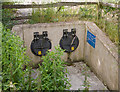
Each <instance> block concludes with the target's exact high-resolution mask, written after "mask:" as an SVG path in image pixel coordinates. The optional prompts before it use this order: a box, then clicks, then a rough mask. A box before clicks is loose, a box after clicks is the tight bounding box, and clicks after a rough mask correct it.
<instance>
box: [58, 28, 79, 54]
mask: <svg viewBox="0 0 120 92" xmlns="http://www.w3.org/2000/svg"><path fill="white" fill-rule="evenodd" d="M59 44H60V47H61V48H62V49H64V50H65V52H68V53H70V52H73V51H75V50H76V48H77V47H78V45H79V39H78V37H77V36H76V28H73V29H71V32H68V29H63V36H62V38H61V40H60V43H59Z"/></svg>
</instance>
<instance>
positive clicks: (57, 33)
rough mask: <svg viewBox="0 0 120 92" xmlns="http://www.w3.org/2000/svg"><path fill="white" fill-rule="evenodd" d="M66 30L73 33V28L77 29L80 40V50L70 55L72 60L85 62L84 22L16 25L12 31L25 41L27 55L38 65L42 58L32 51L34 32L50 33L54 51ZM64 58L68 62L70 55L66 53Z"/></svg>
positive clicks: (49, 36)
mask: <svg viewBox="0 0 120 92" xmlns="http://www.w3.org/2000/svg"><path fill="white" fill-rule="evenodd" d="M66 28H67V29H68V31H71V29H72V28H76V35H77V36H78V38H79V40H80V41H79V46H78V48H77V49H76V50H75V51H74V52H73V53H71V55H70V58H71V60H72V61H80V60H83V53H84V50H83V47H84V44H83V42H84V35H85V34H84V33H85V24H84V22H74V23H56V24H54V23H49V24H47V23H44V24H33V25H32V24H26V25H16V26H14V27H13V29H12V30H13V32H16V34H17V35H19V36H20V37H21V39H23V40H24V45H25V46H26V47H27V51H26V52H27V55H28V56H29V57H30V58H31V60H32V62H34V63H35V64H36V63H38V62H39V61H40V57H38V56H35V55H34V54H33V53H32V52H31V49H30V45H31V41H32V40H33V32H39V33H40V34H42V31H48V38H49V39H50V40H51V42H52V49H54V46H58V45H59V41H60V39H61V37H62V35H63V29H66ZM62 58H63V59H64V60H65V61H66V60H67V58H68V54H67V53H64V55H63V57H62Z"/></svg>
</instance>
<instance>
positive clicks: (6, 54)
mask: <svg viewBox="0 0 120 92" xmlns="http://www.w3.org/2000/svg"><path fill="white" fill-rule="evenodd" d="M22 45H23V42H22V41H21V39H20V37H18V36H15V35H14V34H12V33H11V30H9V29H5V28H3V29H2V77H3V79H2V89H3V90H23V89H28V85H27V82H28V78H27V77H24V76H25V74H26V73H27V72H29V70H28V69H26V70H23V65H25V64H26V65H27V64H28V63H27V62H28V61H29V58H28V57H27V56H26V55H25V54H26V53H25V48H23V46H22ZM25 80H26V81H25Z"/></svg>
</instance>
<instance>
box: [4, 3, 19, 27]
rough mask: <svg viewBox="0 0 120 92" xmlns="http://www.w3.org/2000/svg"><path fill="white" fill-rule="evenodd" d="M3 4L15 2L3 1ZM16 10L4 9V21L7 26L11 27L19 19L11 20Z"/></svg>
mask: <svg viewBox="0 0 120 92" xmlns="http://www.w3.org/2000/svg"><path fill="white" fill-rule="evenodd" d="M2 4H3V5H13V4H14V2H3V3H2ZM15 12H16V9H2V23H3V25H4V26H6V28H9V29H11V28H12V27H13V26H14V25H15V23H17V21H13V20H11V19H12V18H14V17H15V16H14V13H15Z"/></svg>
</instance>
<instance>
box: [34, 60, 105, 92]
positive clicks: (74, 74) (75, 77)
mask: <svg viewBox="0 0 120 92" xmlns="http://www.w3.org/2000/svg"><path fill="white" fill-rule="evenodd" d="M66 68H67V70H68V72H69V75H68V76H67V77H68V79H69V81H70V84H71V88H70V90H78V89H80V90H84V87H83V86H82V85H83V84H84V80H85V76H84V75H83V74H82V72H83V71H86V69H85V68H86V64H85V63H83V62H77V63H73V64H72V65H71V66H67V67H66ZM86 73H87V74H88V75H89V77H88V80H87V81H89V83H90V88H89V90H107V88H106V87H105V86H104V85H103V83H102V82H101V81H100V80H99V79H98V78H97V77H96V76H95V74H94V73H93V72H91V71H90V69H88V70H87V71H86ZM38 75H39V72H38V70H36V69H34V72H32V77H33V78H34V79H36V78H37V76H38Z"/></svg>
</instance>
